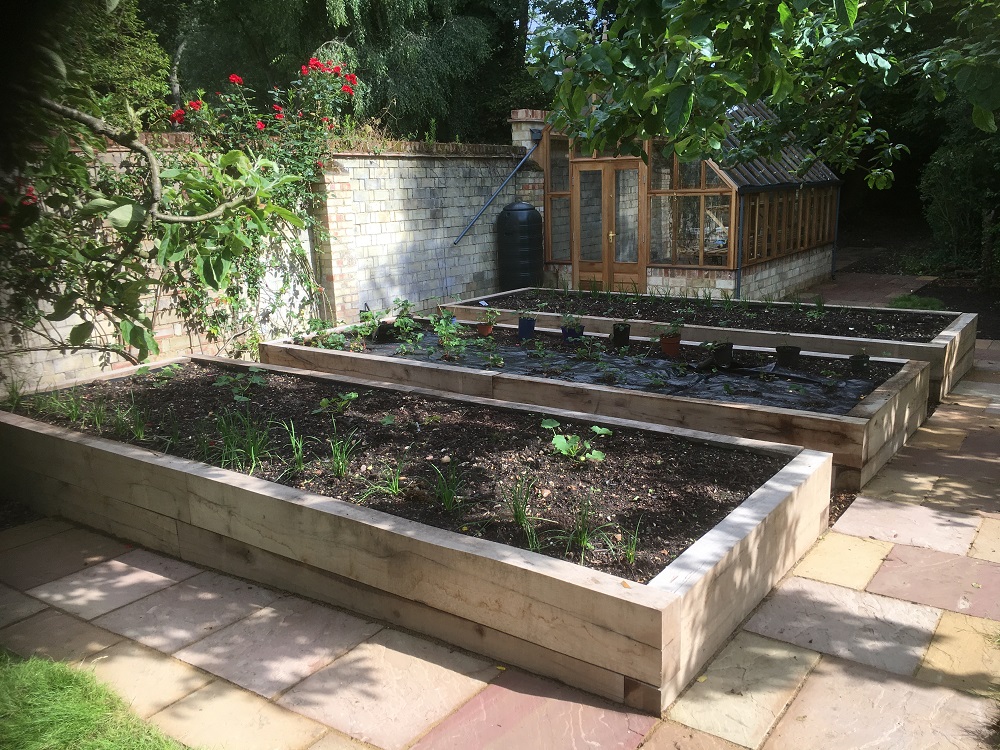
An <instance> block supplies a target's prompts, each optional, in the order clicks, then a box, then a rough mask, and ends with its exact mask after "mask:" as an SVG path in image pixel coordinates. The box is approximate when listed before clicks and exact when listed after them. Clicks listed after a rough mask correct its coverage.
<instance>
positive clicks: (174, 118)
mask: <svg viewBox="0 0 1000 750" xmlns="http://www.w3.org/2000/svg"><path fill="white" fill-rule="evenodd" d="M170 122H172V123H174V125H183V124H184V110H183V109H175V110H174V111H173V113H172V114H171V115H170Z"/></svg>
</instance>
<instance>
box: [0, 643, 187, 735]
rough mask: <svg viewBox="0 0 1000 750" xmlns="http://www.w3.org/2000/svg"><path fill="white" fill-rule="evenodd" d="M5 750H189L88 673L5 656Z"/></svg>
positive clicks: (1, 669) (0, 667)
mask: <svg viewBox="0 0 1000 750" xmlns="http://www.w3.org/2000/svg"><path fill="white" fill-rule="evenodd" d="M0 747H3V748H10V750H15V748H16V750H112V749H113V748H121V749H122V750H125V749H127V750H183V746H182V745H181V744H180V743H178V742H175V741H174V740H172V739H170V738H168V737H167V736H165V735H164V734H162V733H161V732H160V731H159V730H158V729H156V728H155V727H153V726H152V725H150V724H146V723H145V722H143V721H142V720H141V719H139V718H138V717H137V716H136V715H135V714H134V713H133V712H132V711H131V710H130V709H129V706H128V705H127V704H126V703H125V701H123V700H122V699H121V698H120V697H119V696H118V695H116V694H115V692H114V691H113V690H111V689H110V688H108V687H107V686H106V685H104V684H102V683H100V682H99V681H98V680H97V679H96V678H95V677H94V675H93V674H92V673H91V672H90V671H89V670H87V669H76V668H74V667H72V666H70V665H69V664H64V663H62V662H58V661H52V660H50V659H47V658H40V657H32V658H30V659H27V660H25V661H19V660H17V659H15V658H14V657H12V656H9V655H7V654H6V653H0Z"/></svg>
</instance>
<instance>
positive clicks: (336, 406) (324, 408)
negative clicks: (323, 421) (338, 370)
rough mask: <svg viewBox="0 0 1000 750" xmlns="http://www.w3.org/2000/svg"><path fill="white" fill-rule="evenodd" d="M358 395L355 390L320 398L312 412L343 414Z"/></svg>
mask: <svg viewBox="0 0 1000 750" xmlns="http://www.w3.org/2000/svg"><path fill="white" fill-rule="evenodd" d="M357 397H358V394H357V392H356V391H348V392H346V393H338V394H337V395H336V396H333V397H331V398H321V399H320V400H319V406H318V407H317V408H315V409H313V410H312V413H313V414H330V415H337V414H343V413H344V412H345V411H347V407H348V406H350V405H351V402H353V401H354V400H355V399H356V398H357Z"/></svg>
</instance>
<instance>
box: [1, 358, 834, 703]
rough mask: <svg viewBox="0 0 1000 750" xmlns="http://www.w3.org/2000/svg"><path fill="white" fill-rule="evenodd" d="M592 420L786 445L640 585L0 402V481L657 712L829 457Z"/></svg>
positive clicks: (779, 559)
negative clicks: (35, 416) (55, 422)
mask: <svg viewBox="0 0 1000 750" xmlns="http://www.w3.org/2000/svg"><path fill="white" fill-rule="evenodd" d="M268 369H271V370H275V371H281V372H290V371H289V370H287V369H286V368H280V367H269V368H268ZM319 377H323V376H319ZM328 377H329V376H328ZM329 379H331V380H336V381H337V382H338V383H344V382H345V379H344V378H342V377H338V378H332V377H330V378H329ZM348 382H351V381H350V380H349V379H348ZM353 382H355V383H357V384H358V385H371V383H365V382H363V381H353ZM404 390H406V391H408V392H411V393H413V392H419V393H421V394H424V395H432V396H435V397H439V396H441V395H442V394H440V393H437V392H434V391H428V390H423V389H412V388H411V389H404ZM451 399H452V400H453V401H458V402H464V403H466V404H468V403H470V402H472V403H477V404H483V405H490V406H497V405H503V406H508V407H509V405H507V404H498V402H495V401H488V400H485V399H475V398H470V397H462V396H454V397H451ZM513 408H515V409H517V408H521V409H522V410H526V409H525V408H524V407H516V406H515V407H513ZM546 413H551V414H554V415H556V416H563V417H566V418H573V417H574V416H575V417H580V416H582V415H579V414H573V413H570V412H563V411H560V410H557V409H547V410H546ZM587 419H588V420H590V421H594V420H593V419H592V418H590V417H587ZM599 421H600V423H602V424H606V425H609V426H618V427H634V428H640V429H648V430H652V431H657V432H670V433H674V434H680V435H683V436H686V437H690V438H691V439H694V440H696V441H698V442H702V443H712V444H717V445H723V446H729V447H732V448H737V449H741V450H748V451H758V452H765V453H768V454H769V455H774V456H781V457H784V458H787V459H788V463H787V464H785V466H784V468H782V469H780V470H779V471H778V473H777V474H775V475H774V477H772V479H771V480H769V481H768V482H766V483H765V484H764V485H763V486H761V487H760V488H759V489H757V490H756V491H755V492H753V493H752V495H751V496H750V497H749V498H748V499H747V500H746V501H745V502H744V503H743V504H742V505H741V506H739V507H738V508H737V509H736V510H735V511H733V512H732V513H730V514H729V515H728V516H727V517H726V518H725V519H724V520H723V521H722V522H721V523H720V524H718V525H717V526H716V527H714V528H713V529H712V530H711V531H710V532H709V533H708V534H706V535H705V536H703V537H702V538H701V539H699V540H698V541H696V542H695V543H694V544H693V545H692V546H691V547H690V548H689V549H688V550H687V551H686V552H684V553H683V554H681V555H680V556H679V557H678V558H677V559H675V560H674V561H673V562H672V563H670V564H669V565H668V566H667V567H666V568H665V569H664V570H663V571H662V572H661V573H660V574H659V575H657V576H656V577H655V578H654V579H653V580H652V581H651V582H650V583H649V584H646V585H643V584H639V583H634V582H629V581H625V580H622V579H620V578H618V577H615V576H610V575H607V574H604V573H601V572H598V571H594V570H592V569H587V568H583V567H579V566H577V565H575V564H572V563H570V562H566V561H563V560H559V559H553V558H549V557H545V556H543V555H539V554H535V553H532V552H527V551H522V550H519V549H515V548H511V547H506V546H504V545H499V544H495V543H493V542H488V541H485V540H482V539H477V538H474V537H468V536H463V535H459V534H455V533H451V532H447V531H441V530H439V529H435V528H432V527H429V526H425V525H423V524H419V523H414V522H411V521H406V520H402V519H399V518H396V517H393V516H389V515H386V514H384V513H380V512H377V511H374V510H371V509H368V508H365V507H359V506H357V505H354V504H351V503H348V502H343V501H339V500H334V499H330V498H327V497H323V496H319V495H314V494H310V493H307V492H303V491H300V490H296V489H293V488H290V487H287V486H284V485H278V484H274V483H271V482H267V481H264V480H261V479H256V478H253V477H248V476H245V475H242V474H237V473H234V472H231V471H227V470H224V469H219V468H214V467H210V466H207V465H205V464H202V463H199V462H195V461H190V460H187V459H181V458H176V457H171V456H166V455H164V454H161V453H157V452H153V451H150V450H146V449H142V448H137V447H134V446H130V445H124V444H121V443H116V442H111V441H108V440H105V439H103V438H98V437H92V436H87V435H84V434H81V433H77V432H72V431H69V430H66V429H64V428H61V427H56V426H52V425H49V424H45V423H42V422H38V421H34V420H31V419H27V418H25V417H21V416H18V415H12V414H8V413H0V450H2V451H3V455H4V457H5V461H4V462H3V464H2V466H0V482H2V485H0V486H2V487H3V488H4V489H3V492H4V493H5V494H7V495H9V496H10V497H11V498H17V499H18V500H19V501H21V502H24V503H27V504H29V505H31V506H32V507H34V508H35V509H37V510H39V511H41V512H44V513H48V514H51V515H60V516H64V517H66V518H69V519H72V520H75V521H78V522H80V523H83V524H86V525H88V526H92V527H95V528H98V529H102V530H104V531H107V532H110V533H112V534H115V535H117V536H120V537H123V538H126V539H130V540H132V541H135V542H137V543H139V544H142V545H145V546H148V547H150V548H153V549H156V550H161V551H163V552H166V553H168V554H171V555H174V556H176V557H179V558H181V559H184V560H189V561H192V562H196V563H199V564H204V565H208V566H211V567H214V568H218V569H221V570H224V571H227V572H230V573H232V574H235V575H239V576H243V577H246V578H249V579H252V580H256V581H259V582H261V583H263V584H266V585H271V586H275V587H280V588H282V589H286V590H289V591H292V592H295V593H298V594H302V595H305V596H309V597H313V598H315V599H318V600H321V601H325V602H329V603H332V604H335V605H339V606H344V607H346V608H349V609H351V610H353V611H356V612H360V613H362V614H365V615H368V616H372V617H376V618H379V619H382V620H386V621H389V622H392V623H395V624H398V625H402V626H404V627H407V628H411V629H413V630H416V631H419V632H422V633H427V634H430V635H433V636H435V637H437V638H441V639H442V640H445V641H447V642H450V643H453V644H455V645H457V646H460V647H463V648H467V649H470V650H472V651H476V652H478V653H481V654H486V655H489V656H492V657H494V658H496V659H498V660H501V661H506V662H509V663H512V664H516V665H520V666H523V667H525V668H527V669H529V670H531V671H534V672H537V673H541V674H545V675H550V676H552V677H555V678H557V679H560V680H562V681H564V682H566V683H568V684H570V685H574V686H577V687H580V688H583V689H585V690H588V691H591V692H593V693H596V694H599V695H602V696H605V697H607V698H610V699H612V700H615V701H619V702H622V703H625V704H627V705H630V706H633V707H636V708H639V709H642V710H647V711H651V712H654V713H660V712H661V711H662V710H663V709H664V708H665V707H666V706H667V705H669V703H670V702H672V700H673V699H674V698H675V697H676V696H677V695H678V693H679V692H680V690H681V689H682V688H683V687H684V685H685V684H687V683H688V682H689V681H690V680H691V679H692V678H693V677H694V676H695V675H696V674H697V673H698V671H699V670H700V668H701V667H702V666H703V665H704V664H705V662H706V661H707V660H708V659H709V658H710V657H711V655H712V654H713V653H714V652H715V651H716V650H717V649H718V648H719V647H720V646H721V645H722V644H723V643H724V641H725V640H726V638H728V636H729V635H730V633H731V632H732V631H733V629H735V628H736V627H737V626H738V624H739V623H740V622H741V621H742V619H743V618H744V617H745V616H746V615H747V614H748V613H749V612H750V611H751V610H752V609H753V607H755V606H756V605H757V603H758V602H759V601H760V600H761V599H762V598H763V597H764V596H765V595H766V593H767V592H768V591H769V590H770V589H771V587H772V586H773V585H774V583H775V582H776V581H777V580H779V579H780V578H781V577H782V576H783V575H784V574H785V573H786V572H787V571H788V570H789V569H790V567H791V566H792V565H793V564H794V563H795V561H796V560H797V559H798V558H799V557H800V556H801V555H802V554H803V553H804V552H805V551H806V550H807V549H808V548H809V547H810V545H811V544H812V543H813V542H814V541H815V539H816V538H817V536H818V535H819V534H820V533H821V532H822V531H823V530H825V528H826V526H827V517H828V508H829V489H830V479H831V459H830V456H829V455H828V454H823V453H818V452H815V451H810V450H804V449H800V448H795V447H789V446H782V445H774V444H767V443H761V442H756V441H749V440H743V439H737V438H729V437H719V436H713V435H706V434H704V433H696V432H691V431H685V430H671V429H670V428H666V427H662V426H655V425H643V424H640V423H636V422H631V421H628V420H620V419H602V420H599Z"/></svg>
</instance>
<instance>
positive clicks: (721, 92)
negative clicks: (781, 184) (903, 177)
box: [532, 0, 1000, 187]
mask: <svg viewBox="0 0 1000 750" xmlns="http://www.w3.org/2000/svg"><path fill="white" fill-rule="evenodd" d="M931 8H932V4H931V3H930V2H924V3H921V4H900V3H896V2H894V0H878V2H875V3H868V4H865V5H863V6H860V5H859V4H858V3H857V2H856V1H855V0H837V2H834V3H829V2H826V0H800V1H799V2H795V3H785V2H777V3H775V2H772V1H771V0H752V1H751V2H736V1H735V0H732V1H731V2H725V3H722V4H715V5H711V6H706V5H705V4H704V3H702V2H701V0H679V1H678V2H671V3H668V4H665V5H663V6H662V8H659V7H658V8H656V9H653V8H651V7H650V6H649V5H648V4H645V3H643V2H641V0H619V1H618V2H617V3H616V4H615V5H614V10H613V16H614V19H615V20H614V22H613V23H611V24H610V26H608V27H607V28H605V27H604V26H603V25H601V24H596V23H594V22H592V21H588V22H587V23H585V24H583V25H580V26H578V27H562V28H557V27H548V28H545V29H542V32H541V33H540V34H539V35H538V36H537V38H536V40H535V43H534V45H533V48H532V54H533V57H534V59H535V61H536V64H535V70H536V71H537V73H538V75H539V76H540V78H541V81H542V83H543V85H544V86H545V87H546V89H547V90H549V91H551V92H552V93H553V95H554V97H555V101H554V112H553V117H552V120H553V122H554V124H555V125H556V127H558V128H560V129H563V130H565V131H566V132H567V133H568V134H569V135H570V136H571V137H574V138H579V139H581V140H583V141H584V148H585V149H586V150H590V149H594V150H598V151H601V150H606V149H615V148H618V149H619V150H620V151H621V152H623V153H638V152H639V145H638V142H640V141H642V140H644V139H648V138H654V137H655V138H663V139H664V141H665V146H663V147H664V148H665V150H666V151H667V152H668V153H669V152H671V151H673V152H676V153H677V154H679V155H680V156H681V158H683V159H693V158H697V157H699V156H706V155H707V156H714V157H716V158H721V156H720V155H721V152H722V143H723V141H724V139H725V138H726V136H727V135H728V134H729V133H730V124H729V120H728V118H727V112H728V111H729V110H730V108H731V107H733V106H735V105H738V104H741V103H742V102H744V101H747V100H749V101H758V100H761V101H763V102H765V103H766V104H767V105H768V106H769V107H770V108H771V109H772V110H773V111H774V113H775V115H776V119H775V120H774V121H762V120H759V119H755V118H750V119H749V120H748V121H747V122H745V123H743V124H741V125H740V126H738V127H735V128H733V132H734V134H735V135H736V136H737V137H738V139H739V141H740V144H741V145H740V148H738V149H733V150H732V151H731V152H730V153H729V154H728V156H727V157H726V158H727V159H729V160H730V161H743V160H747V159H750V158H754V157H756V156H763V157H769V156H773V155H775V154H776V153H778V151H779V150H780V149H781V148H782V147H783V146H785V145H786V144H787V143H788V142H789V140H790V139H792V138H795V139H796V140H797V141H798V142H799V143H805V144H809V145H810V147H812V148H813V149H814V150H815V152H816V154H817V156H818V157H819V158H820V159H824V160H826V161H827V162H829V163H831V164H833V165H835V166H836V167H838V168H840V169H842V170H846V169H850V168H854V167H861V168H863V169H865V171H866V173H867V174H866V179H867V181H868V183H869V185H871V186H873V187H888V186H889V185H890V184H891V181H892V176H893V175H892V171H891V167H892V164H893V163H894V162H895V161H896V160H898V159H899V158H900V157H901V156H902V155H903V154H904V153H905V151H906V149H905V147H903V146H901V145H899V144H896V143H893V142H892V140H891V138H890V136H889V134H888V133H886V132H885V131H883V130H881V129H880V128H878V127H876V126H875V125H874V124H873V121H872V118H871V112H870V110H869V108H868V105H867V102H869V101H871V100H873V99H876V98H878V97H879V96H880V94H881V92H884V91H885V90H887V89H889V88H891V87H893V86H895V85H896V84H897V83H898V82H899V81H900V80H909V81H917V82H919V83H921V85H923V86H925V87H928V88H930V89H933V90H934V92H935V93H936V94H938V95H939V96H941V97H944V96H945V95H946V93H947V91H948V89H947V88H946V86H951V85H953V87H954V88H953V89H952V91H953V93H956V94H957V95H958V96H959V97H961V98H963V99H964V100H965V101H967V102H969V103H971V104H972V105H973V108H974V109H973V112H972V119H973V121H974V122H975V123H976V125H977V127H979V128H981V129H983V130H987V131H989V130H990V129H991V123H993V115H992V113H993V111H994V110H996V109H997V108H998V107H1000V86H998V85H997V83H998V82H1000V42H998V41H997V40H998V39H1000V33H997V32H998V31H1000V28H998V24H1000V22H998V20H997V18H998V15H1000V14H998V12H997V11H998V3H997V0H976V2H974V3H972V4H971V5H970V6H969V7H967V8H963V10H960V11H959V13H958V16H957V18H956V22H955V28H957V30H958V33H957V34H956V36H955V37H952V38H947V39H943V40H942V39H941V37H940V36H939V37H937V41H935V40H926V41H928V42H929V44H928V46H926V47H923V50H922V52H920V53H916V54H914V53H913V51H912V49H911V45H910V41H911V40H910V38H909V37H910V35H911V33H912V29H913V27H912V26H911V23H910V22H911V21H912V20H913V18H914V17H915V16H920V15H922V14H926V13H928V12H929V11H930V9H931ZM808 166H809V162H808V160H807V162H806V164H805V167H808Z"/></svg>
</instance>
